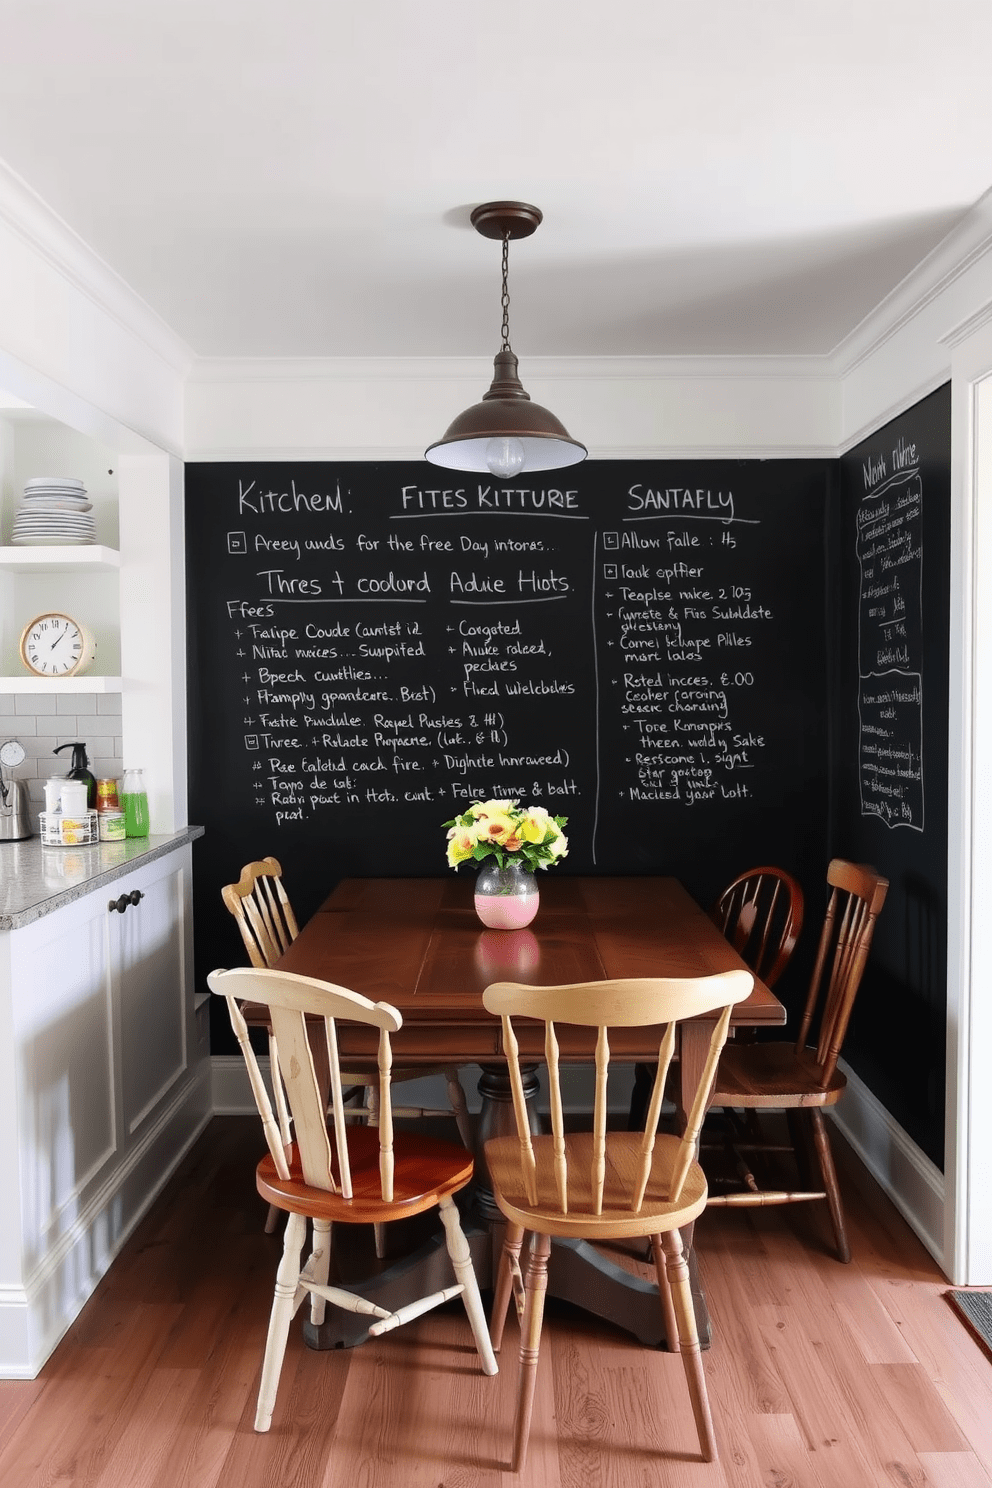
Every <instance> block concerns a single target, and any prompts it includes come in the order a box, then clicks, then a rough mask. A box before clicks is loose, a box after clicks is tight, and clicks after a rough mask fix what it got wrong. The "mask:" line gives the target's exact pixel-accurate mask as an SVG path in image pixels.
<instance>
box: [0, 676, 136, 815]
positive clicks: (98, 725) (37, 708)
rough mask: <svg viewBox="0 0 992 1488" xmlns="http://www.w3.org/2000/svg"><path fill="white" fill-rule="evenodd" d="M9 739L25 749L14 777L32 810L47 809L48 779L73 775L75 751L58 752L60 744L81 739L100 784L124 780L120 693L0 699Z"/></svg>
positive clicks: (2, 728) (0, 729) (3, 732)
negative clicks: (108, 780) (46, 782)
mask: <svg viewBox="0 0 992 1488" xmlns="http://www.w3.org/2000/svg"><path fill="white" fill-rule="evenodd" d="M4 739H16V740H17V741H18V742H19V743H20V744H21V745H22V747H23V749H24V755H25V758H24V763H23V764H22V765H19V766H18V767H17V769H16V770H15V771H14V772H13V773H14V778H15V779H16V780H20V781H23V783H24V786H25V788H26V790H27V794H28V800H29V802H30V806H31V810H32V812H38V811H41V810H42V809H43V807H44V804H45V791H44V782H45V781H46V780H47V779H48V778H49V776H51V775H68V773H69V771H70V770H71V768H72V750H71V749H64V750H63V751H62V753H61V754H55V753H53V751H54V750H55V748H56V747H57V746H58V745H59V744H74V743H75V742H76V740H77V739H78V740H82V742H83V744H85V746H86V754H87V757H88V759H89V768H90V769H91V770H92V771H93V774H94V775H95V776H96V777H97V779H98V780H99V779H100V778H101V777H111V778H113V779H115V780H119V779H120V777H121V776H122V775H123V773H124V763H123V760H124V747H123V743H122V739H121V699H120V694H119V693H107V692H97V693H88V692H67V693H63V694H56V695H48V696H45V697H38V696H36V695H34V694H28V693H13V694H3V695H0V743H2V741H3V740H4Z"/></svg>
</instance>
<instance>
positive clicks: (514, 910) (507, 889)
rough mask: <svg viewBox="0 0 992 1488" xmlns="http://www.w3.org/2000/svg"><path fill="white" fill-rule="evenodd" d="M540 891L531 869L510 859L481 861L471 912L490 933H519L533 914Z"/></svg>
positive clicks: (539, 898)
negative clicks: (502, 865)
mask: <svg viewBox="0 0 992 1488" xmlns="http://www.w3.org/2000/svg"><path fill="white" fill-rule="evenodd" d="M540 902H541V891H540V889H539V888H538V887H537V880H536V878H535V877H534V870H533V868H528V867H527V865H526V864H525V863H515V862H513V861H512V860H511V861H510V862H508V863H507V865H506V867H505V868H501V867H500V866H499V864H498V863H497V861H496V859H495V858H491V859H488V860H486V861H484V862H483V864H482V867H481V868H480V869H479V872H478V875H477V877H476V880H475V912H476V914H477V915H478V916H479V919H480V920H481V921H482V923H483V924H484V925H488V926H489V928H490V929H491V930H522V929H523V927H524V925H529V924H530V922H531V920H532V919H533V918H534V916H535V915H536V914H537V909H538V905H539V904H540Z"/></svg>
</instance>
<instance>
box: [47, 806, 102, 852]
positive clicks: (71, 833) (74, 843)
mask: <svg viewBox="0 0 992 1488" xmlns="http://www.w3.org/2000/svg"><path fill="white" fill-rule="evenodd" d="M40 825H41V841H42V846H44V847H88V846H89V845H90V844H91V843H93V842H99V840H100V830H99V818H98V816H97V813H96V812H95V811H84V812H83V814H82V816H63V815H62V814H61V812H55V811H43V812H42V813H41V817H40Z"/></svg>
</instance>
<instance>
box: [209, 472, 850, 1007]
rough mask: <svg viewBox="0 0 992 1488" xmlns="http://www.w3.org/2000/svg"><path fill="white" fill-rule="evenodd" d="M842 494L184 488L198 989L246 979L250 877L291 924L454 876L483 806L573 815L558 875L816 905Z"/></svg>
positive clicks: (378, 475)
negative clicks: (280, 899) (476, 807)
mask: <svg viewBox="0 0 992 1488" xmlns="http://www.w3.org/2000/svg"><path fill="white" fill-rule="evenodd" d="M834 471H835V466H834V465H832V464H830V463H828V462H823V461H817V460H814V461H776V462H760V461H751V462H732V461H707V462H699V461H694V462H667V461H666V462H662V461H651V462H626V461H615V462H592V461H590V462H588V463H586V464H584V465H582V466H578V467H576V468H574V469H573V470H570V471H568V472H565V473H561V472H555V473H553V474H551V475H550V476H549V477H548V478H547V479H544V478H533V482H532V483H529V484H527V485H526V486H518V485H512V484H507V483H499V482H495V481H490V480H486V481H482V480H479V479H478V478H477V477H468V476H458V475H455V474H450V473H447V472H445V473H443V474H442V475H439V473H438V471H437V469H436V468H435V467H433V466H430V465H427V464H425V463H419V462H418V463H415V464H414V463H411V464H395V463H388V464H373V463H368V464H365V463H363V464H313V463H301V464H297V465H290V464H240V463H238V464H192V465H189V466H187V469H186V493H187V496H186V500H187V518H186V521H187V543H188V602H189V655H190V670H189V698H190V719H191V733H190V792H191V795H190V819H191V820H193V821H196V822H198V823H202V824H203V825H204V826H205V827H206V834H205V837H204V839H203V841H202V842H201V843H200V844H199V845H198V848H197V883H196V956H197V975H198V977H199V978H200V979H201V980H202V978H203V976H204V975H205V974H206V973H207V972H208V971H210V970H211V969H212V967H214V966H217V965H225V964H232V963H233V962H234V961H236V960H237V959H238V958H239V955H240V941H239V939H238V936H237V930H236V927H235V926H234V923H233V921H231V920H230V918H229V917H228V916H227V914H226V912H225V911H224V909H223V908H222V905H221V901H220V887H221V885H222V884H224V883H227V882H229V881H231V880H233V879H235V878H237V876H238V873H239V871H240V868H241V866H242V864H243V863H245V862H247V861H249V860H250V859H252V858H257V857H262V856H264V855H265V854H266V853H273V854H275V855H276V856H277V857H278V858H279V859H280V860H281V862H282V864H283V868H284V871H285V874H286V880H287V884H288V887H289V890H290V894H291V897H292V900H293V903H294V906H295V907H296V909H297V911H298V913H299V915H300V916H301V918H304V919H305V918H306V917H307V916H308V915H309V914H310V913H312V911H313V910H314V909H315V908H316V907H317V905H318V904H319V903H320V902H321V900H322V899H323V898H324V897H325V896H326V894H327V893H328V892H329V890H330V889H331V888H332V887H333V885H334V883H335V882H336V881H337V880H338V879H339V878H340V877H343V876H346V875H349V874H364V875H393V874H399V875H405V874H409V875H428V874H445V873H448V872H450V870H449V869H448V868H447V866H446V864H445V859H444V848H445V834H444V832H443V831H442V828H441V824H442V823H443V822H444V821H446V820H448V819H449V818H451V817H452V816H453V815H454V814H455V813H456V812H458V811H459V810H463V809H464V808H465V806H467V805H468V803H469V802H471V801H472V800H474V799H479V798H482V799H487V798H492V797H516V798H520V799H521V800H523V801H524V802H525V803H534V804H539V805H543V806H545V807H547V808H548V810H549V811H551V812H552V813H556V814H562V815H565V816H567V817H568V827H567V834H568V838H569V853H568V857H567V858H566V859H565V860H564V862H563V863H562V864H561V866H559V867H557V868H555V869H553V870H552V871H553V872H555V873H589V872H594V871H595V872H599V873H607V874H609V873H635V874H637V873H673V874H677V875H678V876H679V877H680V878H681V879H682V880H683V882H685V884H686V885H687V887H688V888H689V889H690V890H691V891H692V892H693V893H694V894H695V895H696V896H697V897H698V898H699V899H700V900H701V902H703V903H708V902H710V901H711V900H712V898H713V897H714V896H715V894H716V893H717V892H718V891H719V889H720V888H721V887H722V886H723V885H724V883H726V882H727V881H728V880H729V879H730V878H731V877H733V876H734V875H735V874H736V873H738V872H739V871H741V870H742V869H744V868H747V867H750V866H753V865H754V864H756V863H760V862H772V863H781V864H784V865H787V866H789V867H790V868H791V869H792V871H794V872H796V873H797V874H798V875H799V876H800V877H801V878H802V879H803V880H804V881H806V882H807V883H809V884H810V885H814V884H819V883H820V882H821V881H822V873H823V864H824V861H825V856H826V851H827V818H828V800H829V791H828V778H827V777H828V687H827V618H826V617H827V596H826V564H825V552H826V550H827V541H826V532H825V524H826V522H827V518H828V509H827V508H828V502H827V494H828V489H829V486H830V481H831V475H832V473H833V472H834ZM461 877H462V878H464V880H465V894H466V900H468V898H469V896H470V894H471V887H472V885H471V880H472V872H471V870H470V869H468V868H463V869H462V870H461Z"/></svg>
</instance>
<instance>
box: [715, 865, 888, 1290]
mask: <svg viewBox="0 0 992 1488" xmlns="http://www.w3.org/2000/svg"><path fill="white" fill-rule="evenodd" d="M827 883H828V885H829V886H830V891H831V892H830V899H829V903H828V905H827V913H826V918H825V919H824V923H823V932H822V934H821V936H820V945H819V949H818V951H817V956H816V964H815V965H814V968H813V974H812V978H811V980H810V986H809V993H808V995H807V998H806V1006H805V1009H804V1012H803V1017H802V1023H801V1024H800V1028H799V1033H798V1036H797V1038H796V1041H795V1043H792V1042H785V1041H784V1040H777V1041H773V1042H770V1043H760V1042H759V1043H754V1044H743V1045H739V1044H728V1045H727V1047H726V1048H725V1049H724V1051H723V1054H722V1056H721V1059H720V1066H719V1069H718V1070H717V1076H716V1083H715V1085H714V1087H713V1093H712V1096H711V1098H710V1101H711V1104H712V1105H713V1106H723V1107H724V1108H725V1109H726V1110H727V1112H728V1113H730V1112H734V1111H738V1110H744V1111H746V1112H748V1113H757V1112H758V1111H760V1110H785V1111H786V1112H787V1113H788V1117H789V1133H790V1139H791V1141H790V1145H789V1146H787V1147H785V1148H782V1147H781V1146H776V1145H774V1144H771V1143H767V1142H764V1141H762V1140H761V1133H760V1130H759V1128H758V1125H757V1116H756V1114H755V1115H754V1116H753V1117H752V1120H751V1122H750V1124H749V1126H748V1128H747V1129H746V1130H745V1129H744V1128H743V1127H742V1126H741V1124H740V1123H737V1125H736V1129H737V1132H738V1134H739V1137H744V1138H748V1139H749V1140H740V1139H738V1140H735V1141H733V1143H732V1146H733V1151H734V1155H735V1159H736V1161H737V1165H738V1169H739V1171H740V1174H741V1177H742V1178H743V1182H744V1187H743V1190H742V1191H740V1192H734V1193H727V1194H720V1195H711V1196H710V1200H709V1202H710V1203H711V1204H734V1205H744V1206H750V1205H755V1204H792V1203H800V1202H808V1201H810V1200H814V1199H825V1200H826V1202H827V1207H828V1209H829V1211H830V1219H831V1223H832V1225H833V1230H834V1237H835V1240H836V1244H837V1253H838V1255H839V1257H840V1259H841V1260H842V1261H849V1260H850V1259H851V1248H850V1245H849V1244H848V1240H847V1232H846V1230H845V1228H844V1212H843V1208H842V1206H841V1201H840V1191H839V1189H838V1186H837V1175H836V1172H835V1170H834V1164H833V1158H832V1156H831V1153H830V1141H829V1138H828V1136H827V1130H826V1124H825V1122H824V1119H823V1108H824V1106H833V1105H836V1104H837V1102H838V1101H839V1100H840V1098H841V1096H842V1095H843V1093H844V1088H845V1086H846V1084H847V1080H846V1078H845V1076H844V1075H843V1074H842V1073H841V1072H840V1071H839V1070H838V1069H837V1060H838V1058H839V1056H840V1052H841V1047H842V1045H843V1043H844V1035H845V1034H846V1032H847V1025H848V1020H849V1019H850V1016H851V1009H852V1008H853V1006H854V999H855V996H856V994H857V991H858V987H859V986H860V983H861V977H862V974H863V972H864V968H865V962H866V960H867V957H868V949H869V947H870V945H871V940H872V936H873V934H874V932H875V921H876V919H877V917H878V914H879V911H880V910H881V908H882V905H883V904H884V902H885V895H886V891H887V889H888V887H889V885H888V881H887V880H886V879H884V878H882V877H880V876H879V874H877V873H875V872H874V870H873V869H871V868H867V867H864V866H861V865H858V864H855V863H846V862H844V861H843V860H842V859H840V858H835V859H834V860H833V862H832V863H831V864H830V866H829V868H828V869H827ZM814 1030H815V1036H816V1043H815V1044H814V1045H810V1044H809V1042H808V1041H809V1039H810V1035H811V1032H813V1031H814ZM755 1147H756V1148H759V1149H760V1150H764V1151H769V1152H771V1151H786V1152H788V1151H792V1152H794V1153H795V1156H796V1159H797V1162H798V1164H799V1170H800V1173H801V1174H805V1173H806V1172H807V1171H811V1170H812V1168H813V1166H814V1163H815V1164H816V1165H817V1166H818V1167H819V1177H820V1185H819V1186H818V1187H817V1188H815V1189H812V1190H802V1191H800V1190H796V1191H787V1190H782V1189H774V1190H762V1189H759V1187H758V1184H757V1181H756V1179H755V1177H754V1174H753V1173H752V1172H751V1170H750V1166H749V1164H748V1162H747V1161H746V1159H745V1154H746V1153H747V1152H749V1151H750V1150H751V1149H752V1148H755Z"/></svg>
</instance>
